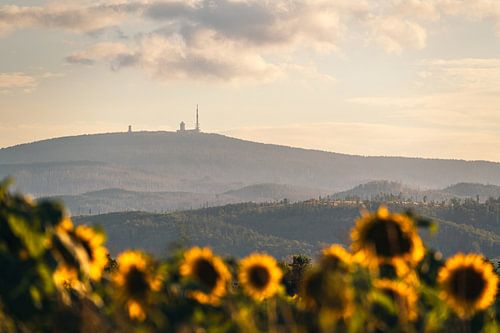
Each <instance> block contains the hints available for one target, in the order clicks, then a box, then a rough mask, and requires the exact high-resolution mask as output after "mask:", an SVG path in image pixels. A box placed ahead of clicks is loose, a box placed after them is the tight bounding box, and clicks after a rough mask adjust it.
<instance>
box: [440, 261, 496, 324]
mask: <svg viewBox="0 0 500 333" xmlns="http://www.w3.org/2000/svg"><path fill="white" fill-rule="evenodd" d="M438 283H439V285H440V287H441V292H440V297H441V298H442V299H443V300H444V301H446V303H448V305H449V306H450V307H451V308H452V309H453V310H454V311H455V312H456V313H457V315H458V316H459V317H461V318H463V319H467V318H470V317H472V315H474V313H475V312H476V311H479V310H484V309H486V308H488V307H489V306H490V305H491V304H492V303H493V302H494V301H495V296H496V293H497V288H498V287H497V286H498V275H497V274H496V273H495V272H494V270H493V266H492V265H491V263H489V262H487V261H486V260H485V259H484V258H483V257H482V256H480V255H478V254H467V255H465V254H462V253H459V254H456V255H455V256H453V257H451V258H449V259H448V260H447V261H446V263H445V265H444V266H443V267H441V269H440V270H439V272H438Z"/></svg>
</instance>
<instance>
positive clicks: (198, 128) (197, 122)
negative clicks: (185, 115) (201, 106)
mask: <svg viewBox="0 0 500 333" xmlns="http://www.w3.org/2000/svg"><path fill="white" fill-rule="evenodd" d="M196 131H197V132H199V131H200V122H199V121H198V104H196Z"/></svg>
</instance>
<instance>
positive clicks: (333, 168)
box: [0, 132, 500, 197]
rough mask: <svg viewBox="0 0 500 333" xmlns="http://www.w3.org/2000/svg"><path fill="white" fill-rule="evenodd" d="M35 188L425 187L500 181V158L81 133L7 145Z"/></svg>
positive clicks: (8, 161)
mask: <svg viewBox="0 0 500 333" xmlns="http://www.w3.org/2000/svg"><path fill="white" fill-rule="evenodd" d="M8 175H11V176H14V177H15V178H16V180H17V188H18V189H20V190H22V191H25V192H30V193H32V194H34V195H35V196H38V197H39V196H52V195H75V194H81V193H85V192H90V191H98V190H102V189H107V188H121V189H124V190H131V191H147V192H149V191H155V192H162V191H167V192H178V191H181V192H194V193H223V192H227V191H231V190H236V189H239V188H242V187H244V186H250V185H255V184H261V183H275V184H286V185H292V186H297V187H308V188H317V189H321V190H327V191H329V193H334V192H336V191H339V190H344V189H347V188H350V187H353V186H356V185H359V184H362V183H366V182H368V181H371V180H378V179H386V180H389V181H399V182H402V183H404V184H408V185H410V186H417V187H421V188H434V189H436V188H442V187H445V186H449V185H451V184H455V183H459V182H472V183H484V184H494V185H500V163H493V162H485V161H462V160H439V159H421V158H402V157H364V156H354V155H345V154H338V153H330V152H324V151H317V150H306V149H299V148H292V147H285V146H278V145H270V144H261V143H256V142H250V141H244V140H239V139H234V138H230V137H226V136H222V135H218V134H205V133H201V134H178V133H173V132H135V133H130V134H129V133H111V134H96V135H81V136H74V137H64V138H57V139H51V140H44V141H38V142H34V143H30V144H23V145H18V146H14V147H9V148H4V149H0V178H3V177H5V176H8Z"/></svg>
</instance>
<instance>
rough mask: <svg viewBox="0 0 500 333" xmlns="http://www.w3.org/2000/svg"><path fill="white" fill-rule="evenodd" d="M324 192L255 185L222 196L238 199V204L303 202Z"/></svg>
mask: <svg viewBox="0 0 500 333" xmlns="http://www.w3.org/2000/svg"><path fill="white" fill-rule="evenodd" d="M327 193H328V192H327V191H326V190H320V189H313V188H308V187H300V186H292V185H282V184H255V185H250V186H245V187H243V188H240V189H237V190H231V191H227V192H225V193H224V195H227V196H231V197H234V198H237V199H239V201H240V202H245V201H248V202H269V201H279V200H283V199H287V200H289V201H292V202H294V201H303V200H306V199H312V198H317V197H318V196H322V195H326V194H327Z"/></svg>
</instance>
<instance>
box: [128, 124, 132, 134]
mask: <svg viewBox="0 0 500 333" xmlns="http://www.w3.org/2000/svg"><path fill="white" fill-rule="evenodd" d="M128 132H129V133H132V125H128Z"/></svg>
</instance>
